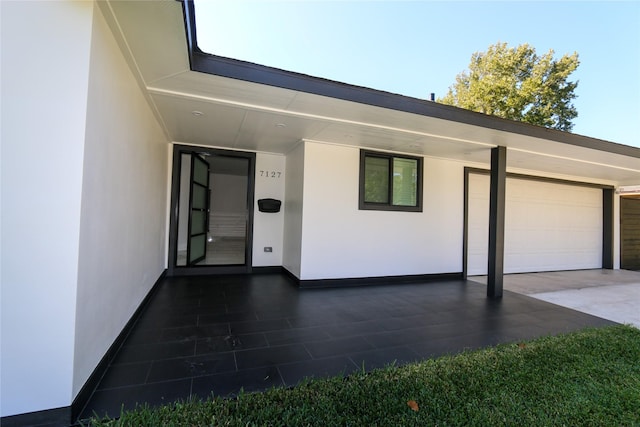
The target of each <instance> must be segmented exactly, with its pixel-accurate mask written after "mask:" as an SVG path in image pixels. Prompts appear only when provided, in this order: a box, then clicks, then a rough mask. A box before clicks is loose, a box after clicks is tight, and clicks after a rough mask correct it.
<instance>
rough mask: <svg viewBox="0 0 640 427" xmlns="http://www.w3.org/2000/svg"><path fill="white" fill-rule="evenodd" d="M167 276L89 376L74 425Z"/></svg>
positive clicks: (73, 411) (76, 402)
mask: <svg viewBox="0 0 640 427" xmlns="http://www.w3.org/2000/svg"><path fill="white" fill-rule="evenodd" d="M166 276H167V270H164V271H163V272H162V273H161V274H160V277H158V280H156V282H155V283H154V284H153V286H152V287H151V290H150V291H149V292H148V293H147V296H145V297H144V299H143V300H142V302H141V303H140V305H138V308H137V309H136V311H135V312H134V313H133V315H132V316H131V318H130V319H129V321H128V322H127V324H126V325H125V326H124V328H123V329H122V331H120V334H119V335H118V336H117V337H116V339H115V340H114V341H113V343H112V344H111V346H110V347H109V349H108V350H107V352H106V353H105V354H104V356H103V357H102V359H101V360H100V362H99V363H98V365H97V366H96V367H95V369H94V370H93V372H92V373H91V375H90V376H89V379H87V381H86V382H85V383H84V385H83V386H82V388H81V389H80V392H79V393H78V394H77V396H76V397H75V399H73V403H72V404H71V419H70V420H71V422H72V423H75V422H77V420H78V417H79V416H80V414H81V413H82V410H83V409H84V407H85V406H86V405H87V403H88V401H89V398H90V397H91V395H92V394H93V392H94V391H95V389H96V387H97V386H98V383H99V382H100V380H101V379H102V377H103V376H104V373H105V372H106V370H107V368H108V367H109V364H110V363H111V360H112V359H113V358H114V356H115V355H116V353H117V352H118V350H119V349H120V347H121V346H122V344H123V343H124V340H125V339H126V338H127V337H128V336H129V333H130V332H131V330H132V329H133V325H135V323H136V322H137V321H138V318H139V317H140V315H141V314H142V311H143V310H144V309H145V308H146V306H147V304H148V303H149V301H150V300H151V297H152V296H153V295H154V294H155V293H156V291H157V290H158V287H159V286H160V283H161V282H162V280H164V278H165V277H166Z"/></svg>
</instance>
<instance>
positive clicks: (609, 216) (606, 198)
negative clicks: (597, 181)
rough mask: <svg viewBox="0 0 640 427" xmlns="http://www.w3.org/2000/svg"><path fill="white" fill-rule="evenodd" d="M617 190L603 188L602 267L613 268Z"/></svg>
mask: <svg viewBox="0 0 640 427" xmlns="http://www.w3.org/2000/svg"><path fill="white" fill-rule="evenodd" d="M614 197H615V190H614V189H613V188H603V189H602V268H605V269H607V270H613V201H614Z"/></svg>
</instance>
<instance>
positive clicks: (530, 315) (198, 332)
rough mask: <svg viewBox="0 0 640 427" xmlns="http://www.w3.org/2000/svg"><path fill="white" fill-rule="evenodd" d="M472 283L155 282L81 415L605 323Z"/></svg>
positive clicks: (256, 278)
mask: <svg viewBox="0 0 640 427" xmlns="http://www.w3.org/2000/svg"><path fill="white" fill-rule="evenodd" d="M485 293H486V289H485V287H484V286H479V285H478V284H477V283H473V284H472V283H471V282H465V281H462V280H460V281H441V282H429V283H411V284H389V285H376V286H362V287H351V288H333V289H308V290H300V289H298V288H297V287H296V286H295V284H294V283H293V282H292V281H291V280H290V279H289V278H288V277H286V276H284V275H281V274H268V275H251V276H208V277H189V278H166V279H165V280H164V281H163V282H162V283H161V284H160V285H159V288H158V291H157V292H156V293H155V295H153V297H152V298H151V300H150V303H149V305H148V306H147V307H146V309H145V311H144V312H143V314H142V315H141V317H140V319H139V321H138V322H137V324H136V325H135V326H134V328H133V330H132V331H131V333H130V335H129V336H128V338H127V339H126V341H125V342H124V344H123V346H122V347H121V349H120V350H119V352H118V353H117V354H116V356H115V358H114V359H113V361H112V363H111V364H110V366H109V368H108V369H107V372H106V374H105V376H104V377H103V379H102V380H101V382H100V383H99V385H98V386H97V388H96V390H95V391H94V392H93V394H92V396H91V398H90V400H89V402H88V404H87V405H86V407H85V408H84V410H83V411H82V413H81V415H80V418H81V419H82V418H86V417H88V416H90V415H92V414H93V413H94V412H95V413H97V414H99V415H104V414H109V415H111V416H117V415H118V414H119V413H120V408H121V407H124V408H126V409H129V408H133V407H135V405H136V403H148V404H149V405H152V406H153V405H158V404H162V403H166V402H171V401H174V400H176V399H188V398H190V397H202V398H206V397H207V396H209V395H210V394H212V393H213V394H215V395H222V396H227V395H233V394H235V393H238V391H239V390H240V389H241V388H242V389H244V390H245V391H259V390H264V389H266V388H269V387H272V386H278V387H282V386H293V385H295V384H297V383H298V382H299V381H300V380H301V379H303V378H304V377H308V376H316V377H322V376H330V375H338V374H348V373H350V372H353V371H354V370H357V369H362V368H363V367H364V369H367V370H369V369H374V368H377V367H382V366H385V365H387V364H390V363H396V364H403V363H407V362H411V361H415V360H421V359H427V358H433V357H437V356H440V355H443V354H447V353H456V352H460V351H463V350H465V349H475V348H481V347H485V346H490V345H495V344H498V343H503V342H514V341H519V340H524V339H531V338H535V337H538V336H542V335H547V334H557V333H562V332H568V331H573V330H578V329H581V328H583V327H586V326H601V325H607V324H611V323H612V322H610V321H607V320H604V319H601V318H598V317H593V316H590V315H587V314H583V313H579V312H577V311H573V310H570V309H566V308H563V307H559V306H556V305H553V304H550V303H547V302H544V301H540V300H536V299H533V298H530V297H527V296H525V295H520V294H516V293H513V292H510V291H505V293H504V297H503V298H502V299H501V300H489V299H487V298H486V296H485Z"/></svg>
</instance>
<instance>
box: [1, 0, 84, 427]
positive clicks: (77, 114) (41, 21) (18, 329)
mask: <svg viewBox="0 0 640 427" xmlns="http://www.w3.org/2000/svg"><path fill="white" fill-rule="evenodd" d="M0 7H1V8H2V25H1V27H2V33H1V37H0V38H1V40H2V46H1V52H2V59H1V63H2V89H1V91H2V179H1V181H2V277H1V282H2V284H1V294H2V307H1V312H2V314H1V323H2V334H1V335H2V338H1V341H2V343H1V346H2V351H1V358H2V359H1V361H0V363H1V365H2V366H1V369H0V377H1V383H2V385H1V401H0V408H1V409H0V415H1V416H10V415H15V414H20V413H25V412H32V411H39V410H44V409H51V408H58V407H63V406H68V405H70V404H71V401H72V379H73V369H74V340H75V324H76V319H75V309H76V291H77V275H78V256H79V250H78V249H79V247H78V241H79V235H80V196H81V191H82V173H83V147H84V140H85V117H86V107H87V86H88V82H89V59H90V46H91V30H92V19H93V13H94V4H93V3H92V2H71V1H56V2H51V1H40V2H36V1H27V2H7V1H3V2H1V5H0Z"/></svg>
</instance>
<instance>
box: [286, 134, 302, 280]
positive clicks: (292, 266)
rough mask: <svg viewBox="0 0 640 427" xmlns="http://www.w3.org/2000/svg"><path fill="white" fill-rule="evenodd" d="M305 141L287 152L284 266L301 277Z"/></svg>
mask: <svg viewBox="0 0 640 427" xmlns="http://www.w3.org/2000/svg"><path fill="white" fill-rule="evenodd" d="M304 152H305V146H304V143H300V144H299V145H298V146H296V148H294V149H293V150H291V151H290V152H289V153H287V156H286V172H287V173H286V178H285V203H284V206H285V214H284V242H283V255H282V266H283V267H284V268H286V269H287V270H288V271H289V272H290V273H291V274H293V275H295V276H296V277H298V278H300V271H301V261H302V258H301V257H302V199H303V192H304Z"/></svg>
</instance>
